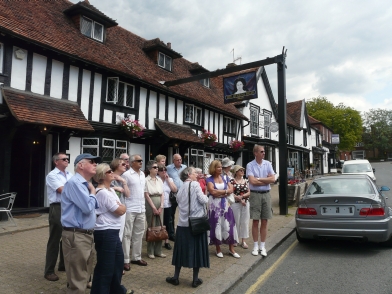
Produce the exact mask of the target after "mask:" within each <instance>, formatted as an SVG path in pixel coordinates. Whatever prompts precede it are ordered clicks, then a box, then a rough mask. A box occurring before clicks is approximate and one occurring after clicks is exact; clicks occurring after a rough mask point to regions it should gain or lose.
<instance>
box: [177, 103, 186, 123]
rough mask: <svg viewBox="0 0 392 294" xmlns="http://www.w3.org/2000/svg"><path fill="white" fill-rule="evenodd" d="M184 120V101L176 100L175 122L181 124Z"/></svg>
mask: <svg viewBox="0 0 392 294" xmlns="http://www.w3.org/2000/svg"><path fill="white" fill-rule="evenodd" d="M183 122H184V102H183V101H182V100H177V121H176V123H178V124H180V125H182V124H183Z"/></svg>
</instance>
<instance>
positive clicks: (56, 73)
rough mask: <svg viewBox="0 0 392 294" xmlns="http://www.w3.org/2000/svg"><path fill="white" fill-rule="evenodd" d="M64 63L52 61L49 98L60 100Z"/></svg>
mask: <svg viewBox="0 0 392 294" xmlns="http://www.w3.org/2000/svg"><path fill="white" fill-rule="evenodd" d="M63 72H64V63H62V62H60V61H57V60H54V59H53V60H52V76H51V77H50V96H51V97H54V98H59V99H61V96H62V95H63Z"/></svg>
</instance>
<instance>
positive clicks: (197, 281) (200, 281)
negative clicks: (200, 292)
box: [192, 279, 203, 288]
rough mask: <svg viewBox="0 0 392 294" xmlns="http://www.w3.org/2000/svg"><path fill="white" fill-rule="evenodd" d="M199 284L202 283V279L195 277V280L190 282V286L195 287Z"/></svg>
mask: <svg viewBox="0 0 392 294" xmlns="http://www.w3.org/2000/svg"><path fill="white" fill-rule="evenodd" d="M201 284H203V280H202V279H197V280H196V281H193V282H192V287H193V288H196V287H199V286H200V285H201Z"/></svg>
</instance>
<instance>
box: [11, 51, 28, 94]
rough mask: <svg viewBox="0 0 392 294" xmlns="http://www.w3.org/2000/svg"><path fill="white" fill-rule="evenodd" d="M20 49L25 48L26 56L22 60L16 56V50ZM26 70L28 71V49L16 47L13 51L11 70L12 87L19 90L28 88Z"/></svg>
mask: <svg viewBox="0 0 392 294" xmlns="http://www.w3.org/2000/svg"><path fill="white" fill-rule="evenodd" d="M18 49H22V50H24V52H25V53H26V55H25V57H24V58H23V59H22V60H20V59H17V58H16V57H15V51H16V50H18ZM26 72H27V50H26V49H23V48H19V47H14V49H13V53H12V71H11V87H12V88H15V89H19V90H25V89H26Z"/></svg>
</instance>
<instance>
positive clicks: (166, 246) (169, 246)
mask: <svg viewBox="0 0 392 294" xmlns="http://www.w3.org/2000/svg"><path fill="white" fill-rule="evenodd" d="M164 247H165V248H166V249H167V250H172V247H171V245H170V243H165V246H164Z"/></svg>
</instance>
